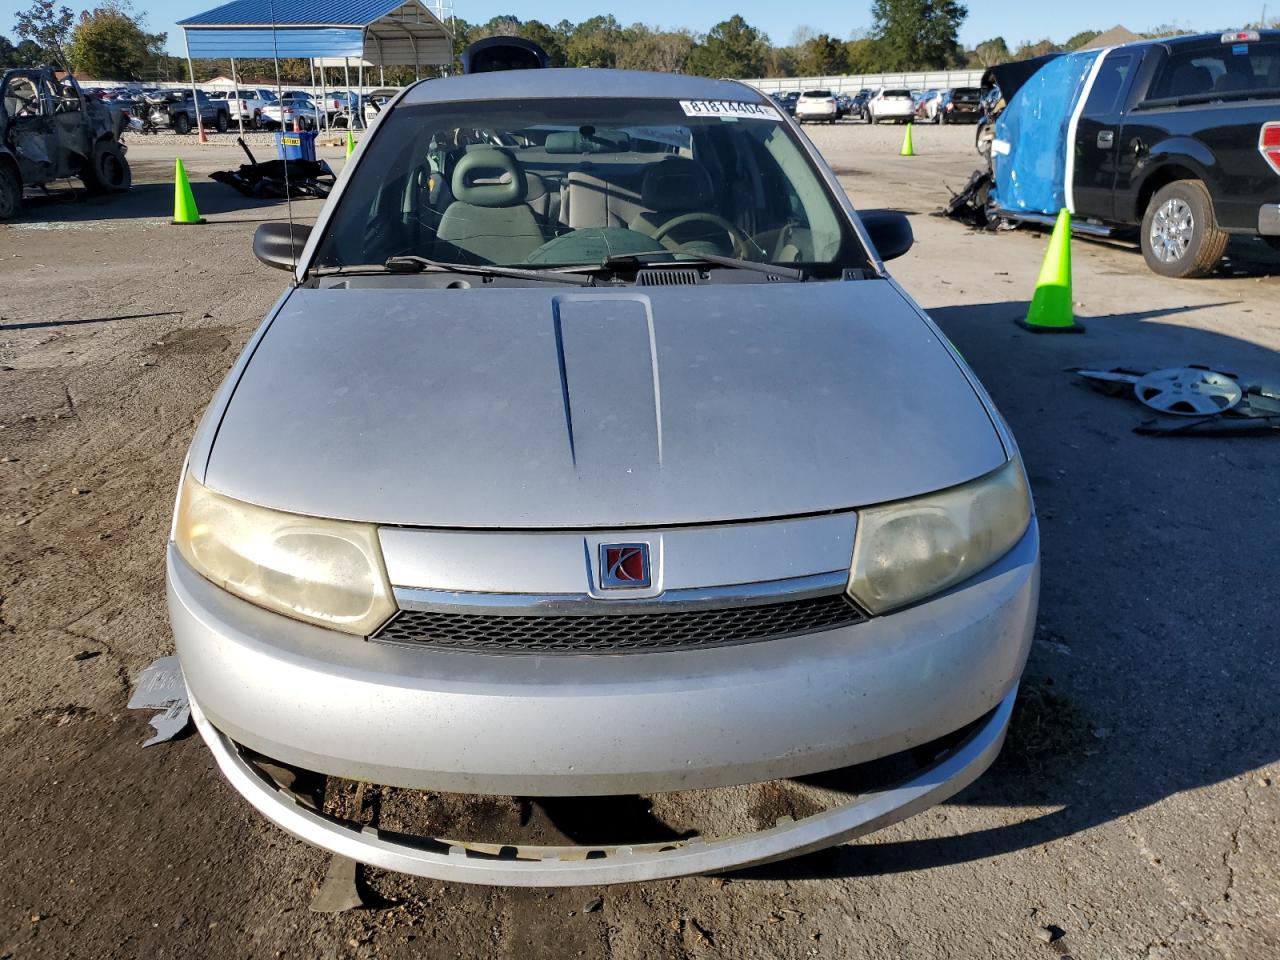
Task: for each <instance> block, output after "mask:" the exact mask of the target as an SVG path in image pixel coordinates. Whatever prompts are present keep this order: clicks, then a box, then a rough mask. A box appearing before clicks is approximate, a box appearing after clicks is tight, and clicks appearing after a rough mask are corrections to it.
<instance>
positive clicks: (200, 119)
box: [182, 30, 209, 143]
mask: <svg viewBox="0 0 1280 960" xmlns="http://www.w3.org/2000/svg"><path fill="white" fill-rule="evenodd" d="M182 46H183V47H184V48H186V51H187V70H189V71H190V73H191V107H192V109H194V110H195V112H196V130H198V131H199V133H200V142H201V143H208V142H209V138H208V137H207V136H205V133H204V116H203V114H202V113H201V112H200V98H199V97H198V96H196V65H195V64H194V63H192V62H191V44H189V43H187V31H185V30H183V31H182Z"/></svg>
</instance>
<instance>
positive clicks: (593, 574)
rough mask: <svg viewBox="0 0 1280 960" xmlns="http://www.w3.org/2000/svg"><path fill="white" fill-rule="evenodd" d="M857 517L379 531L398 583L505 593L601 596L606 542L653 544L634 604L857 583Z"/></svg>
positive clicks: (612, 599)
mask: <svg viewBox="0 0 1280 960" xmlns="http://www.w3.org/2000/svg"><path fill="white" fill-rule="evenodd" d="M854 525H855V517H854V515H853V514H852V513H838V514H828V515H824V516H817V517H802V518H799V519H794V520H773V521H766V522H763V523H727V524H720V525H712V526H697V527H673V528H665V529H659V530H643V529H641V530H627V529H620V530H610V531H608V532H607V533H560V532H530V531H511V530H486V531H463V530H408V529H400V528H395V527H384V528H382V529H381V530H380V531H379V539H380V541H381V543H382V553H383V557H384V559H385V561H386V565H387V575H388V577H390V579H391V583H392V584H393V585H395V586H397V587H422V588H426V589H429V590H433V591H444V592H456V593H490V594H492V593H500V594H583V595H586V596H589V597H596V598H604V599H607V602H609V603H616V602H618V601H617V597H618V591H617V590H602V589H601V587H600V584H601V581H602V578H601V575H600V546H601V544H605V543H631V542H643V543H646V544H648V545H649V556H650V567H651V574H652V576H651V585H650V586H649V587H647V588H639V589H631V590H627V591H625V597H626V598H627V599H630V600H635V599H643V598H648V597H656V596H658V595H660V594H663V593H669V592H671V591H689V590H700V589H703V588H707V587H737V586H738V585H741V584H756V583H769V582H774V581H783V580H786V581H794V580H797V579H803V578H809V577H814V576H818V575H822V574H829V573H832V572H835V573H838V574H840V575H841V577H843V579H844V581H846V582H847V581H848V578H849V562H850V560H851V558H852V554H853V534H854Z"/></svg>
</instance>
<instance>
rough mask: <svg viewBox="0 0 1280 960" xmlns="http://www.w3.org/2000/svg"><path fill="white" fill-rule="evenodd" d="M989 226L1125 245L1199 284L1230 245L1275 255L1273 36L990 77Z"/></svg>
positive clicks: (1111, 55) (1124, 49)
mask: <svg viewBox="0 0 1280 960" xmlns="http://www.w3.org/2000/svg"><path fill="white" fill-rule="evenodd" d="M990 72H991V73H992V74H994V75H995V76H996V78H997V82H998V83H999V86H1000V89H1001V90H1002V91H1003V94H1004V97H1005V99H1006V100H1007V105H1006V107H1005V108H1004V110H1003V112H1002V113H1001V114H1000V115H999V118H998V119H997V120H996V121H995V130H994V136H993V138H992V140H991V159H990V162H991V179H990V182H989V184H988V185H987V186H989V192H988V194H987V195H986V197H985V203H986V205H987V206H988V208H989V209H988V211H987V215H988V217H989V218H1005V219H1008V220H1011V221H1015V222H1022V221H1031V222H1038V223H1052V221H1053V219H1054V218H1055V217H1056V216H1057V212H1058V211H1059V210H1060V209H1061V208H1063V207H1065V208H1066V209H1068V210H1069V211H1071V213H1072V215H1073V223H1072V226H1073V229H1075V230H1076V231H1078V232H1080V233H1084V234H1091V235H1098V236H1116V237H1119V238H1122V239H1123V238H1131V237H1133V236H1134V235H1135V234H1136V238H1137V240H1138V242H1139V244H1140V245H1141V247H1142V253H1143V257H1144V258H1145V259H1146V262H1147V265H1148V266H1149V267H1150V268H1151V269H1152V270H1153V271H1155V272H1156V273H1159V274H1162V275H1164V276H1168V277H1202V276H1205V275H1207V274H1208V273H1209V272H1210V271H1211V270H1212V269H1213V267H1214V265H1215V264H1216V263H1217V262H1218V260H1219V259H1221V257H1222V255H1223V253H1224V252H1225V251H1226V247H1227V241H1228V240H1229V238H1230V237H1231V236H1232V235H1245V236H1257V237H1262V238H1264V239H1266V240H1267V241H1268V242H1269V243H1271V244H1272V245H1273V246H1280V31H1275V30H1270V31H1261V32H1260V31H1256V30H1247V31H1239V32H1230V33H1224V34H1213V35H1206V36H1192V37H1174V38H1168V39H1163V40H1150V41H1142V42H1139V43H1131V44H1125V45H1123V46H1119V47H1114V48H1109V49H1104V50H1089V51H1081V52H1076V53H1070V54H1065V55H1062V56H1055V57H1051V58H1048V59H1047V62H1045V63H1043V64H1042V65H1041V66H1040V67H1039V68H1038V69H1037V70H1035V72H1034V73H1032V74H1031V75H1030V76H1026V77H1025V78H1024V76H1023V75H1024V74H1025V73H1026V67H1025V66H1024V65H1020V64H1009V65H1007V67H995V68H992V70H991V71H990Z"/></svg>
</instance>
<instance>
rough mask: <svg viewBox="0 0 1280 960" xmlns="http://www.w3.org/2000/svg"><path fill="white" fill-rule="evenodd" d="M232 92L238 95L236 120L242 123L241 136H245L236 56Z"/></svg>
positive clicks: (232, 76) (233, 60) (233, 58)
mask: <svg viewBox="0 0 1280 960" xmlns="http://www.w3.org/2000/svg"><path fill="white" fill-rule="evenodd" d="M231 85H232V86H233V87H235V89H234V90H232V91H231V92H232V93H234V94H235V95H236V120H237V121H239V123H240V136H241V137H243V136H244V111H243V110H241V109H240V81H239V80H238V79H237V78H236V58H235V57H232V58H231Z"/></svg>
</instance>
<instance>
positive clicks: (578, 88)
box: [402, 67, 767, 105]
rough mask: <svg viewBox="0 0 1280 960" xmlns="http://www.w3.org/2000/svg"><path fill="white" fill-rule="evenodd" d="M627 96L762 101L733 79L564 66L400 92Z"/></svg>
mask: <svg viewBox="0 0 1280 960" xmlns="http://www.w3.org/2000/svg"><path fill="white" fill-rule="evenodd" d="M584 96H588V97H629V98H650V97H652V98H658V99H672V100H736V101H740V102H747V103H765V102H767V98H766V97H765V96H764V95H763V94H761V93H760V92H759V91H757V90H755V89H754V88H752V87H749V86H747V85H746V84H745V83H740V82H738V81H737V80H708V79H706V78H705V77H686V76H682V75H679V74H674V73H646V72H644V71H640V70H599V69H595V68H592V67H569V68H555V69H549V70H503V71H497V72H494V73H474V74H471V75H469V76H462V77H444V78H441V79H439V80H423V81H420V82H419V83H416V84H414V85H413V86H412V87H410V88H409V91H408V93H406V94H405V97H404V100H403V101H402V103H403V104H407V105H412V104H418V103H441V102H448V101H454V100H509V99H511V98H513V97H519V98H521V99H538V98H548V97H584Z"/></svg>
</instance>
